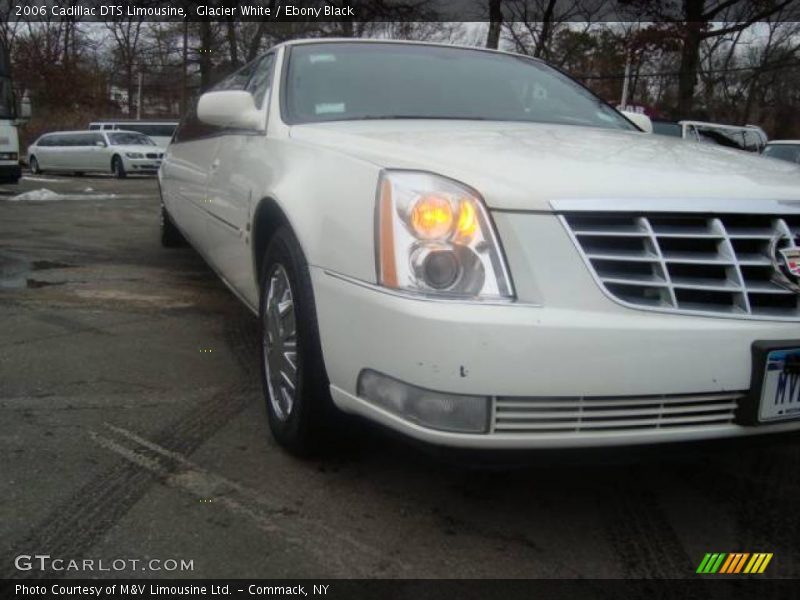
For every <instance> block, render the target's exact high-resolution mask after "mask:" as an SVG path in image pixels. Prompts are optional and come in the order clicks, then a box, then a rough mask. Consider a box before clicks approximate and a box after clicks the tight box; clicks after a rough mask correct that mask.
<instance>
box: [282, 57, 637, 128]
mask: <svg viewBox="0 0 800 600" xmlns="http://www.w3.org/2000/svg"><path fill="white" fill-rule="evenodd" d="M284 117H285V119H286V120H287V122H289V123H315V122H322V121H342V120H359V119H398V118H403V119H413V118H418V119H476V120H491V121H532V122H540V123H561V124H574V125H590V126H594V127H606V128H613V129H627V130H635V128H634V126H633V125H631V124H630V122H628V121H627V120H626V119H625V118H624V117H622V116H621V115H620V114H619V113H617V112H616V111H615V110H614V109H613V108H611V107H610V106H608V105H607V104H606V103H605V102H603V101H602V100H600V99H599V98H597V97H596V96H594V95H593V94H592V93H591V92H589V91H588V90H586V89H585V88H583V87H581V86H580V85H579V84H577V83H575V82H574V81H572V80H571V79H569V78H568V77H567V76H565V75H562V74H561V73H559V72H558V71H556V70H554V69H552V68H550V67H548V66H546V65H544V64H541V63H539V62H537V61H534V60H530V59H526V58H522V57H517V56H511V55H507V54H498V53H494V52H486V51H480V50H469V49H463V48H446V47H438V46H427V45H419V46H414V45H404V44H359V43H352V44H351V43H336V44H325V43H322V44H308V45H298V46H295V47H293V48H292V50H291V55H290V59H289V70H288V74H287V79H286V96H285V104H284Z"/></svg>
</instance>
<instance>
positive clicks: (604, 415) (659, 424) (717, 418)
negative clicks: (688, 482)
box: [493, 392, 744, 434]
mask: <svg viewBox="0 0 800 600" xmlns="http://www.w3.org/2000/svg"><path fill="white" fill-rule="evenodd" d="M743 397H744V394H743V393H739V392H730V393H720V394H691V395H688V394H687V395H670V396H640V397H625V396H623V397H618V396H617V397H556V398H548V397H535V398H519V397H499V398H496V399H495V405H494V419H493V425H494V427H493V432H494V433H542V434H547V433H557V432H566V431H569V432H576V431H591V432H602V431H606V432H611V431H623V430H625V431H630V430H633V431H635V430H652V429H663V428H670V429H675V428H678V427H693V426H713V425H727V424H729V423H732V422H733V419H734V414H735V411H736V408H737V406H738V403H739V400H741V399H742V398H743Z"/></svg>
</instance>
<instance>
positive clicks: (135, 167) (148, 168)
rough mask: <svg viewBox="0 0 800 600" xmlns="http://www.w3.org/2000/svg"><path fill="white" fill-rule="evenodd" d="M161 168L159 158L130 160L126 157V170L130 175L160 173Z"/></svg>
mask: <svg viewBox="0 0 800 600" xmlns="http://www.w3.org/2000/svg"><path fill="white" fill-rule="evenodd" d="M160 167H161V159H159V158H130V157H125V170H126V171H128V173H148V174H149V173H158V169H159V168H160Z"/></svg>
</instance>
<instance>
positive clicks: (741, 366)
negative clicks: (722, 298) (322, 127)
mask: <svg viewBox="0 0 800 600" xmlns="http://www.w3.org/2000/svg"><path fill="white" fill-rule="evenodd" d="M311 273H312V281H313V285H314V292H315V295H316V305H317V313H318V321H319V328H320V336H321V340H322V349H323V355H324V359H325V365H326V368H327V372H328V376H329V378H330V382H331V394H332V397H333V400H334V402H335V403H336V405H337V406H338V407H339V408H341V409H342V410H344V411H347V412H351V413H356V414H360V415H362V416H365V417H367V418H369V419H372V420H374V421H377V422H379V423H382V424H383V425H385V426H388V427H390V428H392V429H395V430H397V431H400V432H401V433H404V434H406V435H409V436H411V437H413V438H416V439H418V440H422V441H424V442H429V443H434V444H441V445H447V446H454V447H464V448H470V447H471V448H536V447H579V446H603V445H623V444H648V443H656V442H668V441H689V440H702V439H714V438H722V437H732V436H742V435H753V434H761V433H779V432H787V431H797V430H800V421H794V422H785V423H779V424H770V425H763V426H753V427H747V426H741V425H738V424H736V423H735V422H734V414H735V410H736V409H735V405H736V404H737V403H738V401H739V399H740V396H741V395H742V394H744V393H746V391H747V390H748V388H749V386H750V370H751V350H750V348H751V344H752V342H753V341H755V340H779V339H781V340H786V339H797V340H800V324H795V323H788V324H787V323H785V322H783V323H781V322H770V321H739V320H732V319H717V318H703V317H695V316H681V315H664V314H658V313H647V312H643V311H634V310H630V309H625V308H623V307H619V306H616V305H614V304H613V303H611V302H609V301H607V300H604V299H603V298H602V297H598V298H597V299H596V300H597V305H596V308H595V309H591V308H588V307H587V306H580V307H577V306H575V307H568V308H555V307H544V306H539V305H536V304H533V303H525V302H517V303H512V304H505V305H501V304H496V305H488V304H476V303H458V302H450V301H447V302H442V301H435V300H425V299H416V298H410V297H408V296H402V295H398V294H393V293H389V292H387V291H386V290H382V289H380V288H377V287H375V286H372V285H370V284H366V283H363V282H358V281H354V280H350V279H347V278H345V277H342V276H340V275H337V274H334V273H330V272H328V271H325V270H323V269H321V268H317V267H312V269H311ZM799 345H800V344H799ZM363 369H372V370H374V371H377V372H380V373H383V374H386V375H389V376H391V377H393V378H395V379H397V380H400V381H403V382H406V383H410V384H413V385H415V386H419V387H422V388H426V389H430V390H436V391H443V392H448V393H454V394H468V395H485V396H489V397H491V402H492V409H491V411H492V415H491V422H490V424H489V428H488V432H487V433H484V434H463V433H452V432H446V431H439V430H434V429H431V428H428V427H424V426H421V425H419V424H417V423H413V422H410V421H408V420H406V419H403V418H401V417H399V416H397V415H395V414H392V413H390V412H388V411H386V410H384V409H382V408H379V407H377V406H374V405H373V404H371V403H369V402H367V401H366V400H364V399H362V398H359V397H358V396H357V391H356V390H357V380H358V376H359V373H360V372H361V371H362V370H363ZM659 397H663V398H664V401H663V402H658V401H657V399H658V398H659ZM684 397H686V398H689V400H687V401H686V402H690V403H691V402H695V403H698V404H697V406H700V405H701V404H702V403H703V402H705V401H706V400H709V402H712V403H713V402H720V403H723V404H725V405H726V406H728V405H733V406H734V408H732V409H731V410H730V411H729V417H728V418H718V419H713V420H711V421H709V420H707V419H706V420H704V419H702V418H699V419H698V418H692V417H691V415H693V414H694V415H696V414H700V415H705V414H709V412H710V411H711V410H712V409H711V408H709V409H708V410H709V412H703V411H704V410H705V409H703V408H702V407H701V408H697V409H696V410H695V411H691V412H690V413H689V415H690V418H683V417H681V420H670V419H669V418H665V417H664V415H669V414H671V413H670V411H663V410H662V411H661V412H658V413H657V414H656V413H654V411H653V410H650V411H649V412H647V413H646V414H647V415H648V417H651V418H647V419H645V418H634V416H632V417H630V418H631V419H632V420H627V418H626V419H613V420H610V421H608V424H607V426H606V427H602V428H590V427H586V426H585V425H582V424H581V423H586V422H587V421H576V422H575V423H573V422H571V421H568V420H567V421H555V422H557V423H559V426H557V427H541V426H539V425H537V424H536V423H535V422H534V425H533V426H531V427H527V428H526V427H523V428H521V429H520V430H518V431H514V430H509V429H508V428H506V427H503V426H502V425H501V424H500V420H499V419H498V414H499V412H501V411H502V410H508V407H509V406H516V405H519V406H522V407H523V408H524V409H525V410H527V411H529V412H528V416H530V415H531V414H536V413H535V411H536V410H538V408H537V406H538V405H537V403H539V402H542V401H545V402H547V403H548V404H547V406H548V407H550V406H552V405H553V403H556V404H558V403H559V402H560V401H563V402H564V405H565V406H564V410H567V409H569V412H570V414H573V413H574V412H575V411H576V410H577V412H581V411H582V410H583V407H585V406H586V405H587V404H586V403H587V402H588V403H589V404H590V405H591V404H592V403H594V402H595V401H600V402H606V403H609V402H611V403H613V402H615V401H616V402H617V404H619V401H620V400H621V401H623V404H624V402H625V401H627V399H631V398H639V399H642V398H643V400H642V402H643V403H644V404H647V406H656V405H661V406H662V407H666V408H671V407H673V406H674V405H675V403H676V402H677V403H678V405H679V406H684V405H686V403H685V402H682V399H683V398H684ZM504 403H505V404H504ZM576 406H577V407H578V408H577V409H576V408H575V407H576ZM693 406H694V405H693ZM548 410H550V409H548ZM698 411H699V412H698ZM672 412H673V413H674V412H675V411H672ZM613 414H619V413H613ZM713 414H715V415H716V414H722V413H721V412H715V413H713ZM654 415H655V416H654ZM526 422H528V423H531V422H532V421H530V420H529V421H526ZM562 425H563V426H562Z"/></svg>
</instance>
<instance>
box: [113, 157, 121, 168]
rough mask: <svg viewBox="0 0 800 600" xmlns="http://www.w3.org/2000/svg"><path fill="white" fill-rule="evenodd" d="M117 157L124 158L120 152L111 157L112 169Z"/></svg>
mask: <svg viewBox="0 0 800 600" xmlns="http://www.w3.org/2000/svg"><path fill="white" fill-rule="evenodd" d="M117 159H119V160H122V158H121V157H120V155H119V154H115V155H114V156H112V157H111V168H112V169H113V168H114V161H115V160H117Z"/></svg>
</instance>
